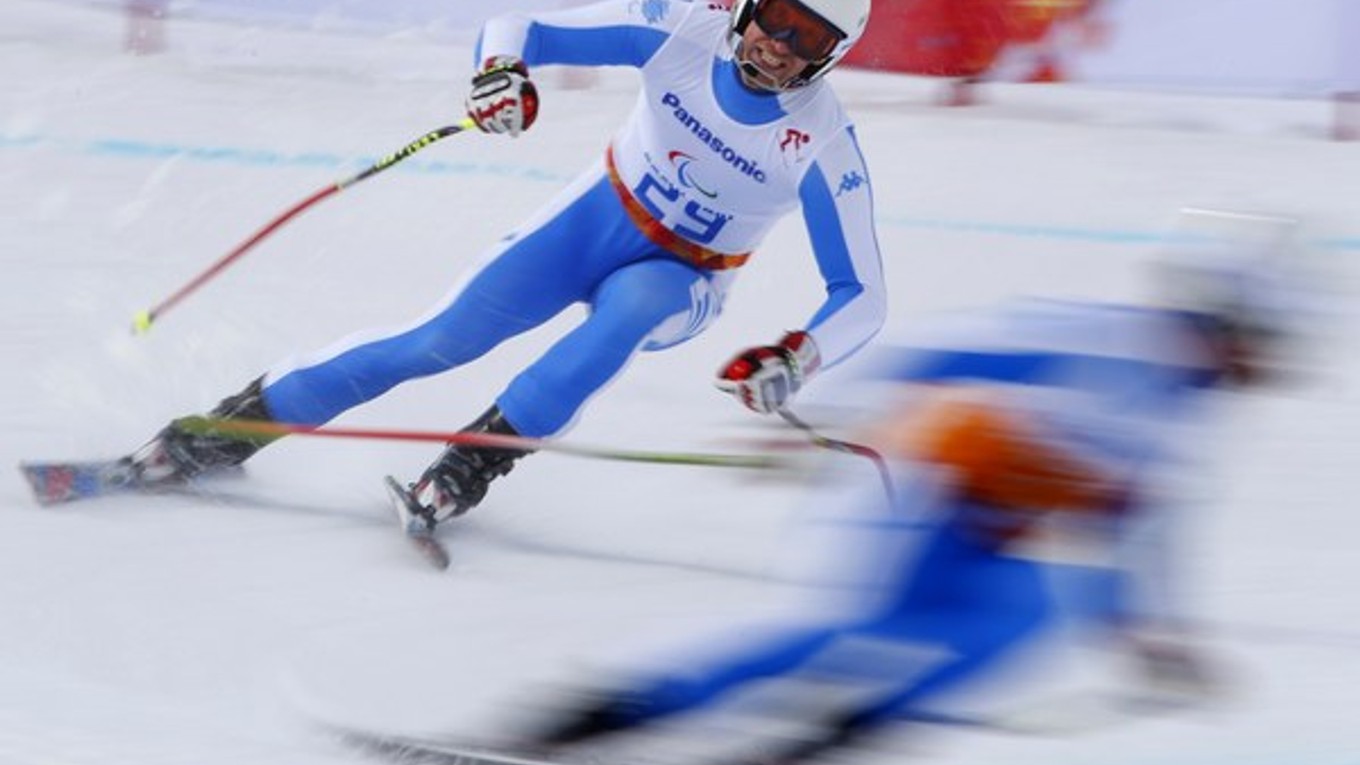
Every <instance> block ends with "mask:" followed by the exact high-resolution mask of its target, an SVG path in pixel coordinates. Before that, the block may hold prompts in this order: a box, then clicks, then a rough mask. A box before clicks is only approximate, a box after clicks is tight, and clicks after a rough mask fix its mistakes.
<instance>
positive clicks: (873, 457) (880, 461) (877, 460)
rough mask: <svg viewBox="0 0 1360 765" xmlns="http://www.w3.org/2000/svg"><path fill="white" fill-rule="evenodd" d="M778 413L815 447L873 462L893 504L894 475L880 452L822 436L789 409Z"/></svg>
mask: <svg viewBox="0 0 1360 765" xmlns="http://www.w3.org/2000/svg"><path fill="white" fill-rule="evenodd" d="M778 411H779V416H780V417H783V418H784V422H787V423H788V424H790V425H792V426H793V427H795V428H797V429H799V430H801V431H803V432H804V433H806V434H807V436H808V438H809V439H811V440H812V443H813V445H814V446H820V447H822V448H823V449H830V450H831V451H833V452H841V453H843V454H853V455H855V456H857V457H864V458H865V459H867V460H869V461H871V462H873V463H874V467H875V468H876V469H877V470H878V475H879V478H881V479H882V480H883V491H884V493H886V494H887V496H888V503H889V504H892V502H893V498H894V494H895V490H894V489H893V480H892V473H891V471H890V470H889V469H888V461H887V460H886V459H884V458H883V455H882V454H879V453H878V451H876V450H874V449H872V448H870V447H868V446H864V445H863V444H856V443H852V442H850V441H840V440H837V439H834V438H828V437H826V436H824V435H822V434H821V433H820V432H818V430H817V429H816V428H814V427H812V426H811V425H809V424H808V423H807V422H805V421H804V420H803V419H802V418H801V417H799V416H798V415H796V414H794V413H793V412H791V411H789V410H788V409H779V410H778Z"/></svg>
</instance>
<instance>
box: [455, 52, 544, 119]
mask: <svg viewBox="0 0 1360 765" xmlns="http://www.w3.org/2000/svg"><path fill="white" fill-rule="evenodd" d="M467 112H468V116H469V117H471V118H472V121H473V122H476V123H477V127H479V128H481V129H482V130H483V131H484V132H487V133H509V134H510V135H511V136H517V135H519V134H520V133H522V132H524V131H525V130H528V129H529V126H530V125H532V124H534V119H535V118H537V117H538V88H535V87H534V83H533V82H531V81H530V80H529V68H528V67H527V66H525V65H524V62H523V61H521V60H520V59H518V58H516V57H514V56H493V57H492V58H489V59H487V60H486V63H484V64H482V69H481V71H479V72H477V74H475V75H473V77H472V91H471V92H469V93H468V97H467Z"/></svg>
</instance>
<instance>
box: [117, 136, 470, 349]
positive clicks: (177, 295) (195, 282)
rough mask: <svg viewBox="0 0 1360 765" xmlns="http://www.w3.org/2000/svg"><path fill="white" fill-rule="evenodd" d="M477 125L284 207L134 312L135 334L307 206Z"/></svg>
mask: <svg viewBox="0 0 1360 765" xmlns="http://www.w3.org/2000/svg"><path fill="white" fill-rule="evenodd" d="M475 125H476V123H474V122H473V121H472V119H471V118H467V119H464V120H463V121H462V122H459V123H457V124H455V125H446V126H445V127H441V128H437V129H435V130H431V131H430V132H428V133H426V134H425V135H422V136H420V137H419V138H417V139H415V140H414V141H412V142H410V143H408V144H406V145H405V146H403V147H401V148H400V149H398V150H396V151H395V152H393V153H391V154H388V155H387V156H385V157H383V158H382V159H380V160H378V161H377V162H374V163H373V164H372V165H369V166H368V167H367V168H364V169H363V170H362V171H360V172H359V173H357V174H355V175H352V176H350V177H348V178H344V179H342V180H339V181H336V182H335V183H332V184H331V185H329V186H327V187H325V188H323V189H321V190H320V191H317V192H316V193H314V194H312V195H311V196H309V197H307V198H306V199H304V200H302V201H301V202H298V203H297V204H295V205H293V206H292V207H290V208H288V209H287V210H285V211H283V213H282V214H281V215H279V216H278V217H276V218H274V219H273V220H271V221H270V222H269V223H268V224H266V225H265V226H264V227H263V228H261V229H260V230H258V231H256V232H255V233H254V234H253V235H251V237H250V238H249V239H246V240H245V241H244V242H241V243H240V244H238V245H237V246H236V248H235V249H233V250H232V251H231V252H228V253H227V254H226V255H224V256H222V257H221V258H219V259H218V260H217V262H216V263H213V264H212V265H211V266H209V267H208V268H207V269H206V270H205V271H203V273H201V274H199V275H198V276H195V277H194V278H193V279H191V280H190V281H189V282H188V283H187V284H185V285H184V286H183V287H180V288H179V289H178V290H176V291H175V292H174V293H173V294H171V295H170V296H169V297H167V298H165V299H164V300H162V301H161V302H159V303H157V304H156V305H155V306H153V307H152V308H148V309H147V310H144V311H138V312H137V314H136V316H134V317H133V319H132V331H133V334H144V333H146V332H148V331H150V330H151V324H152V322H154V321H155V320H156V319H158V318H159V317H160V316H161V314H164V313H165V312H166V311H169V310H170V309H171V308H173V307H174V306H175V305H176V304H177V303H179V302H180V301H181V300H183V299H184V298H186V297H188V296H189V295H190V294H191V293H192V292H194V291H195V290H197V289H198V288H199V287H202V286H203V285H204V284H206V283H207V282H208V281H209V280H210V279H212V278H213V277H215V276H217V275H218V274H219V273H221V272H222V270H223V269H225V268H226V267H227V266H229V265H231V264H232V263H233V262H235V261H236V259H237V258H239V257H241V256H242V255H244V254H246V252H248V251H249V250H250V249H251V248H252V247H254V246H255V245H257V244H259V243H260V241H261V240H263V239H264V238H265V237H267V236H269V235H270V234H272V233H274V232H275V231H276V230H278V228H279V227H280V226H282V225H283V224H285V223H287V222H288V221H290V220H292V219H293V218H294V217H295V216H297V215H298V214H299V213H301V212H302V211H303V210H306V209H307V208H309V207H311V206H312V205H314V204H316V203H317V202H320V201H321V200H323V199H325V198H326V197H329V196H331V195H332V194H336V193H339V192H341V191H344V190H345V189H347V188H349V187H350V186H353V185H354V184H356V183H358V182H359V181H362V180H364V179H365V178H369V177H371V176H374V175H377V174H378V173H380V172H382V171H383V170H386V169H387V168H389V167H391V166H392V165H395V164H397V163H398V162H400V161H402V160H403V159H406V158H407V157H409V156H411V155H412V154H415V153H416V152H418V151H420V150H421V149H424V148H425V147H427V146H429V145H430V144H432V143H434V142H436V141H439V140H441V139H444V138H448V137H449V136H451V135H456V134H458V133H461V132H463V131H464V130H468V129H470V128H472V127H474V126H475Z"/></svg>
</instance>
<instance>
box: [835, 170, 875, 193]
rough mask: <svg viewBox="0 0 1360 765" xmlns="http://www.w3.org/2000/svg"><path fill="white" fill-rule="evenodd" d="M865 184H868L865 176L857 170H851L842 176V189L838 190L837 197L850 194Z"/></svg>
mask: <svg viewBox="0 0 1360 765" xmlns="http://www.w3.org/2000/svg"><path fill="white" fill-rule="evenodd" d="M865 183H868V181H866V180H864V176H862V175H860V174H859V172H858V171H856V170H851V171H850V172H848V173H846V174H845V175H842V176H841V185H840V188H838V189H836V196H838V197H839V196H840V195H841V194H848V193H850V192H852V191H854V190H855V189H857V188H859V187H860V186H863V185H864V184H865Z"/></svg>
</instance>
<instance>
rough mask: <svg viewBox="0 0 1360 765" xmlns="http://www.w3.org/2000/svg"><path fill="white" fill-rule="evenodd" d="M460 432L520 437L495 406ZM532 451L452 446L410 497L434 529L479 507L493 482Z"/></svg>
mask: <svg viewBox="0 0 1360 765" xmlns="http://www.w3.org/2000/svg"><path fill="white" fill-rule="evenodd" d="M460 432H463V433H489V434H493V435H503V436H518V435H519V432H518V431H516V430H515V428H514V426H512V425H511V424H510V423H509V422H507V421H506V419H505V417H504V416H502V415H501V410H500V408H499V407H495V406H493V407H491V408H490V409H488V410H487V411H486V413H485V414H483V415H482V416H481V417H478V418H477V419H476V420H475V421H474V422H473V423H472V424H471V425H468V426H467V427H466V428H463V430H462V431H460ZM530 451H531V450H529V449H513V448H509V447H503V446H474V445H470V444H449V445H448V447H446V448H445V449H444V453H443V454H442V455H440V457H439V459H438V460H436V461H435V463H434V464H433V465H431V466H430V467H429V468H428V469H426V471H425V472H424V473H423V474H422V475H421V476H420V480H418V481H416V482H415V483H414V484H412V485H411V495H412V496H413V497H414V498H415V501H416V503H417V504H419V505H420V508H421V514H422V515H423V517H424V519H425V521H426V523H428V524H429V525H430V526H431V527H433V526H434V525H435V524H437V523H440V522H442V521H446V520H448V519H450V518H456V517H458V516H460V515H462V514H464V513H466V512H467V511H469V510H471V509H472V508H474V507H476V506H477V504H478V503H479V502H481V501H482V498H483V497H485V496H486V490H487V488H488V487H489V486H490V485H491V482H492V481H494V480H496V479H497V478H498V477H500V476H503V475H505V474H506V473H509V472H510V470H511V469H512V468H513V467H514V465H515V460H517V459H519V458H520V457H523V456H524V455H526V454H529V453H530Z"/></svg>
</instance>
